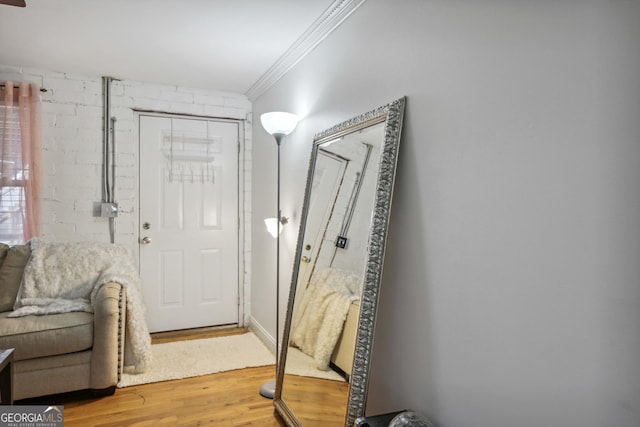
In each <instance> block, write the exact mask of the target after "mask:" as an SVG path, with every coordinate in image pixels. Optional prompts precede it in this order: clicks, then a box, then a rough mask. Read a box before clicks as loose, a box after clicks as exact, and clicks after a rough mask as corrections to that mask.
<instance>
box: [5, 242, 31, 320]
mask: <svg viewBox="0 0 640 427" xmlns="http://www.w3.org/2000/svg"><path fill="white" fill-rule="evenodd" d="M30 257H31V249H30V248H29V246H28V245H16V246H13V247H12V248H10V249H9V250H8V251H7V254H6V256H5V258H4V261H3V262H2V265H0V312H2V311H11V310H13V304H14V303H15V302H16V296H17V295H18V289H20V283H21V282H22V273H23V272H24V267H25V266H26V265H27V263H28V262H29V258H30Z"/></svg>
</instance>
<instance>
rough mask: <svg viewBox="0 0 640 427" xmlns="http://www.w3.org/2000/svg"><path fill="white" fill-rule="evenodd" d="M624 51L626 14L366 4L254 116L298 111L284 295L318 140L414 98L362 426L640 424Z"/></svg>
mask: <svg viewBox="0 0 640 427" xmlns="http://www.w3.org/2000/svg"><path fill="white" fill-rule="evenodd" d="M638 40H640V4H639V3H638V2H632V1H622V0H620V1H618V0H593V1H578V0H575V1H573V0H561V1H546V0H544V1H536V2H534V1H525V0H514V1H508V2H506V1H502V0H462V1H436V0H420V1H418V0H415V1H410V0H405V1H401V2H390V1H383V0H368V1H367V2H365V3H364V5H363V6H362V7H361V8H360V9H359V10H358V11H357V12H356V13H355V14H353V15H352V16H351V17H349V19H348V20H347V21H346V22H345V23H344V24H343V25H342V26H341V27H340V28H339V29H338V30H337V31H336V32H334V33H333V34H332V35H330V36H329V37H328V38H327V39H326V40H324V41H323V42H322V43H321V44H320V45H319V46H318V47H317V48H316V50H315V51H314V52H312V53H311V54H310V55H309V56H307V57H306V58H305V59H304V60H302V61H301V62H300V63H298V65H297V66H296V67H295V68H294V69H293V70H292V71H291V72H290V73H289V74H288V75H287V76H286V77H285V78H284V79H282V80H281V81H280V82H278V83H277V84H276V85H275V86H274V87H272V88H271V89H270V90H269V91H268V92H267V93H266V94H265V95H263V96H262V97H261V98H259V99H258V100H257V101H256V102H255V103H254V114H255V117H258V116H259V114H261V113H262V112H265V111H271V110H285V111H292V112H296V113H299V114H302V115H305V116H306V118H305V120H304V121H303V122H302V123H301V124H300V126H299V128H298V129H297V130H296V131H295V132H294V133H293V134H292V135H290V136H289V137H288V138H287V139H286V140H285V141H284V143H283V146H282V151H283V177H282V182H283V186H282V199H283V202H282V204H283V210H284V211H285V214H292V213H294V214H295V215H296V216H295V217H294V218H296V220H295V221H294V222H293V224H292V226H287V227H286V228H285V231H283V244H284V247H283V259H282V266H283V267H282V282H283V283H285V284H288V281H289V276H290V271H291V264H292V262H293V252H294V250H295V240H296V236H295V235H296V232H297V224H298V222H297V219H298V216H299V210H300V206H301V203H302V196H303V190H304V184H305V182H304V181H305V177H306V169H307V162H308V158H309V153H310V148H311V140H312V138H313V134H314V133H316V132H318V131H321V130H323V129H325V128H328V127H330V126H332V125H334V124H336V123H338V122H340V121H342V120H345V119H348V118H350V117H353V116H356V115H358V114H360V113H363V112H365V111H368V110H370V109H373V108H374V107H377V106H379V105H382V104H384V103H387V102H389V101H392V100H394V99H396V98H398V97H400V96H402V95H407V96H408V103H407V110H406V116H405V117H406V121H405V126H404V131H403V141H402V144H401V150H400V160H399V166H398V168H399V169H398V176H397V181H396V182H397V185H396V192H395V196H394V205H393V212H392V221H391V227H390V234H389V248H388V249H389V250H388V252H387V258H386V262H385V271H384V278H383V283H382V290H381V304H380V307H379V314H378V327H377V331H376V337H375V344H374V357H373V364H372V375H371V382H370V393H369V399H368V404H367V412H368V413H369V414H372V413H381V412H385V411H391V410H396V409H401V408H413V409H416V410H418V411H419V412H421V413H423V414H425V415H427V416H429V417H430V418H431V419H432V420H433V421H435V422H436V424H437V425H438V426H442V427H464V426H474V427H513V426H518V427H528V426H531V427H533V426H539V425H545V426H558V427H568V426H581V427H586V426H592V427H596V426H604V425H607V426H616V427H637V426H638V425H640V369H638V368H640V366H639V365H640V281H639V278H640V263H639V262H638V260H639V259H640V192H639V191H638V183H640V164H639V163H640V143H639V136H640V132H639V131H640V129H639V126H640V125H639V120H638V118H639V117H640V114H639V113H640V105H639V102H640V86H639V85H638V80H637V76H638V75H640V69H639V68H640V58H639V56H640V51H639V50H638V48H637V47H638ZM254 141H255V142H254V156H255V158H256V159H257V160H259V161H256V162H255V165H254V169H253V171H254V180H253V190H254V191H253V206H254V210H253V213H254V216H253V218H254V222H253V244H254V246H253V248H254V258H253V269H252V271H253V278H254V280H253V288H254V292H253V298H254V299H253V304H254V308H255V309H254V310H253V316H254V320H255V321H256V322H258V323H260V324H261V325H264V327H265V329H267V330H269V328H270V326H269V325H273V324H274V321H275V320H274V315H273V311H274V308H273V305H272V304H273V301H274V299H273V298H274V297H273V293H274V284H273V282H274V278H273V275H274V268H273V265H274V256H273V255H272V253H273V251H272V249H271V248H272V245H273V240H272V239H271V238H270V237H268V235H267V234H266V232H264V231H263V227H261V226H259V222H260V221H261V218H263V217H265V216H272V215H270V213H271V211H272V210H273V208H274V206H275V205H274V204H275V174H274V165H275V143H273V141H272V140H271V139H270V137H269V136H268V135H266V134H265V132H264V131H263V130H262V129H261V127H260V125H259V123H258V120H256V123H254ZM285 293H286V292H285ZM282 300H283V302H284V301H285V300H286V296H283V297H282ZM258 305H259V308H258V307H257V306H258ZM282 305H284V304H282ZM282 308H283V307H282ZM283 313H284V308H283ZM271 331H273V328H272V329H271Z"/></svg>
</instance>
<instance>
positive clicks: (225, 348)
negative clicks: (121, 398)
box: [118, 332, 275, 387]
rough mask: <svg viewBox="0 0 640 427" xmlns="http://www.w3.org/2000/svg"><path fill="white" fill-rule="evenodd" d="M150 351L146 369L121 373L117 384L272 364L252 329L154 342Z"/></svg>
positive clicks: (136, 383) (122, 385)
mask: <svg viewBox="0 0 640 427" xmlns="http://www.w3.org/2000/svg"><path fill="white" fill-rule="evenodd" d="M151 352H152V354H153V361H152V363H151V367H150V368H149V369H148V370H147V372H144V373H142V374H123V376H122V379H121V380H120V382H119V383H118V387H130V386H133V385H138V384H147V383H155V382H160V381H168V380H176V379H181V378H189V377H197V376H200V375H207V374H213V373H216V372H224V371H231V370H234V369H242V368H249V367H254V366H265V365H273V364H274V363H275V357H274V356H273V354H272V353H271V352H270V351H269V349H267V347H266V346H265V345H264V344H263V343H262V341H260V339H259V338H258V337H257V336H255V335H254V334H253V333H252V332H247V333H245V334H240V335H231V336H225V337H217V338H205V339H197V340H188V341H176V342H170V343H163V344H154V345H152V346H151ZM274 369H275V368H274Z"/></svg>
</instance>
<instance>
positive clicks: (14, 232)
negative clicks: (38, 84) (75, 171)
mask: <svg viewBox="0 0 640 427" xmlns="http://www.w3.org/2000/svg"><path fill="white" fill-rule="evenodd" d="M0 89H1V90H0V241H1V242H4V243H6V244H10V245H13V244H20V243H24V242H26V241H27V240H29V239H30V238H31V237H34V236H36V235H38V231H39V218H38V216H39V215H38V213H39V210H40V209H39V206H40V201H39V198H40V191H39V181H40V180H39V179H37V180H35V179H34V177H36V176H37V175H39V174H38V173H34V172H38V171H39V163H40V162H39V159H40V141H39V135H40V130H39V129H38V128H37V127H36V126H39V123H38V120H37V114H38V110H39V108H38V106H39V93H38V92H39V91H38V89H37V88H34V87H32V86H31V85H29V84H21V85H20V86H19V88H14V86H13V83H10V82H7V83H5V84H4V85H3V86H0ZM31 93H36V94H37V96H35V97H32V96H31ZM36 181H37V182H36Z"/></svg>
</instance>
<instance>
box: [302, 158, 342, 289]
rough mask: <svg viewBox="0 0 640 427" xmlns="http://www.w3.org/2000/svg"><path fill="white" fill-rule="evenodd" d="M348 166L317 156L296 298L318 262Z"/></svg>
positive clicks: (338, 161)
mask: <svg viewBox="0 0 640 427" xmlns="http://www.w3.org/2000/svg"><path fill="white" fill-rule="evenodd" d="M347 163H348V162H347V160H346V159H344V158H340V157H338V156H336V155H333V154H331V153H328V152H324V151H319V152H318V157H317V158H316V167H315V170H314V174H313V181H312V184H311V185H312V190H311V198H310V200H309V214H308V215H307V224H306V230H305V235H304V247H303V251H302V259H301V260H300V272H299V277H300V279H299V280H298V283H299V286H298V287H297V288H296V289H297V297H301V296H302V293H303V292H304V289H306V287H307V285H308V283H309V279H310V277H311V274H312V272H313V269H314V267H315V266H316V263H317V261H318V253H319V251H320V248H321V246H322V241H323V239H324V236H325V230H327V225H328V223H329V220H330V219H331V214H332V212H333V209H334V206H335V203H336V198H337V197H338V192H339V190H340V186H341V185H342V180H343V177H344V172H345V170H346V168H347Z"/></svg>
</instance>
